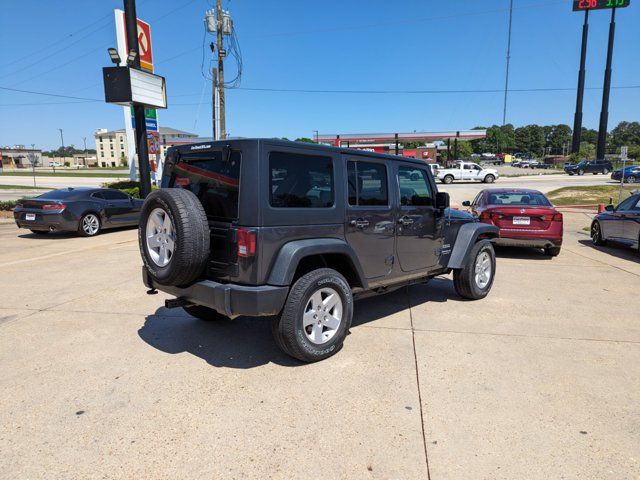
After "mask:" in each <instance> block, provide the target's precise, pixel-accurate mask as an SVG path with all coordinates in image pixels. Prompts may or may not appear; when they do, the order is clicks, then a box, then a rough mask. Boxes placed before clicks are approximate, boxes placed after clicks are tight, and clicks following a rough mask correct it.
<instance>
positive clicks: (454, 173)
mask: <svg viewBox="0 0 640 480" xmlns="http://www.w3.org/2000/svg"><path fill="white" fill-rule="evenodd" d="M498 176H499V175H498V171H497V170H495V169H493V168H482V167H481V166H480V165H478V164H477V163H473V162H458V163H456V164H454V166H453V168H443V169H438V174H437V178H438V180H440V181H441V182H442V183H452V182H453V181H454V180H462V181H469V180H478V181H480V182H484V183H493V182H494V181H495V180H496V179H497V178H498Z"/></svg>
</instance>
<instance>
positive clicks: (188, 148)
mask: <svg viewBox="0 0 640 480" xmlns="http://www.w3.org/2000/svg"><path fill="white" fill-rule="evenodd" d="M251 143H253V144H256V143H257V144H267V145H275V146H282V147H289V148H291V147H296V148H305V149H309V150H317V151H318V153H321V152H333V153H342V154H346V155H352V156H365V157H369V158H379V159H382V160H400V161H403V162H408V163H413V164H415V165H420V166H422V167H424V166H425V165H428V164H427V163H426V162H424V161H422V160H419V159H416V158H411V157H403V156H401V155H387V154H384V153H376V152H369V151H363V150H358V149H355V148H344V147H334V146H331V145H325V144H317V143H309V142H294V141H290V140H281V139H279V138H241V139H228V140H217V141H215V142H201V143H190V144H188V145H179V146H175V147H170V148H169V149H168V150H167V155H170V154H172V153H175V152H177V153H180V154H181V155H185V154H187V153H194V152H206V151H210V150H219V149H220V148H222V147H225V146H227V145H228V146H229V147H230V148H232V149H233V148H237V149H240V150H241V149H242V148H243V146H245V145H247V144H251ZM254 146H255V145H254Z"/></svg>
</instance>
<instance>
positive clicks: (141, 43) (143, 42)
mask: <svg viewBox="0 0 640 480" xmlns="http://www.w3.org/2000/svg"><path fill="white" fill-rule="evenodd" d="M122 21H123V24H124V25H126V24H127V22H126V20H125V18H124V12H122ZM137 23H138V53H139V55H140V66H141V67H142V68H143V69H145V70H148V71H149V72H153V54H152V52H151V25H149V24H148V23H147V22H143V21H142V20H140V19H139V18H138V21H137ZM124 41H125V45H126V47H127V48H126V49H127V51H129V45H127V39H126V35H125V40H124Z"/></svg>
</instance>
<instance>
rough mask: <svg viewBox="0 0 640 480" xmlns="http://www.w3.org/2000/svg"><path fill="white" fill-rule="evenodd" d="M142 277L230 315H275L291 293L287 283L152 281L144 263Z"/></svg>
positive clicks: (149, 283)
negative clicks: (185, 284) (179, 284)
mask: <svg viewBox="0 0 640 480" xmlns="http://www.w3.org/2000/svg"><path fill="white" fill-rule="evenodd" d="M142 279H143V281H144V284H145V285H146V286H147V288H154V289H157V290H161V291H163V292H166V293H169V294H171V295H175V297H176V298H178V299H180V300H182V301H184V302H186V303H192V304H195V305H202V306H204V307H209V308H212V309H214V310H215V311H217V312H219V313H221V314H222V315H226V316H227V317H229V318H235V317H239V316H242V315H246V316H249V317H261V316H269V315H276V314H278V313H280V310H282V307H283V306H284V302H285V300H286V299H287V294H288V293H289V288H288V287H274V286H272V285H259V286H246V285H237V284H233V283H218V282H214V281H212V280H201V281H199V282H196V283H194V284H192V285H189V286H188V287H176V286H173V285H161V284H159V283H158V282H155V281H153V279H152V278H151V276H150V275H149V273H148V272H147V270H146V268H144V267H142Z"/></svg>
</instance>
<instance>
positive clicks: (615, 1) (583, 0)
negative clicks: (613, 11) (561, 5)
mask: <svg viewBox="0 0 640 480" xmlns="http://www.w3.org/2000/svg"><path fill="white" fill-rule="evenodd" d="M630 3H631V0H573V11H574V12H581V11H583V10H602V9H605V8H625V7H628V6H629V4H630Z"/></svg>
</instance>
